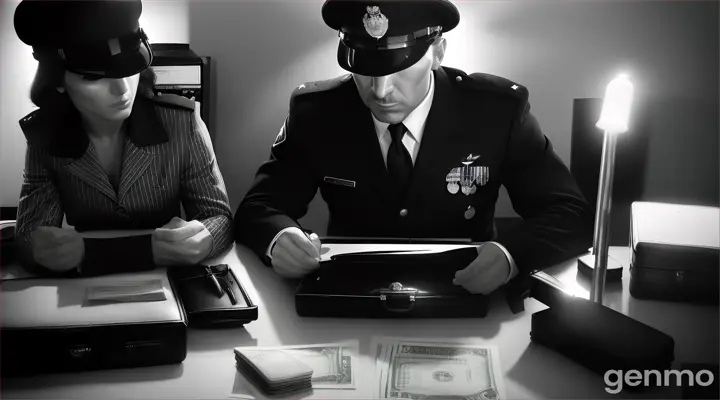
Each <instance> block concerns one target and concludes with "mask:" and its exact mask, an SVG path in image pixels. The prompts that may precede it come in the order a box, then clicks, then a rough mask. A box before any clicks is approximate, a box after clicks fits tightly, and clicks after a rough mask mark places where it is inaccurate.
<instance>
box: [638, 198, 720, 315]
mask: <svg viewBox="0 0 720 400" xmlns="http://www.w3.org/2000/svg"><path fill="white" fill-rule="evenodd" d="M631 218H632V224H631V232H630V236H631V243H630V245H631V250H632V263H631V265H630V273H631V278H630V294H631V295H632V296H633V297H636V298H642V299H655V300H667V301H688V302H701V303H710V304H717V303H718V297H719V296H720V293H719V292H718V284H719V283H720V282H719V281H718V280H719V279H720V275H719V274H718V272H719V271H720V208H718V207H707V206H693V205H679V204H665V203H652V202H635V203H633V205H632V215H631Z"/></svg>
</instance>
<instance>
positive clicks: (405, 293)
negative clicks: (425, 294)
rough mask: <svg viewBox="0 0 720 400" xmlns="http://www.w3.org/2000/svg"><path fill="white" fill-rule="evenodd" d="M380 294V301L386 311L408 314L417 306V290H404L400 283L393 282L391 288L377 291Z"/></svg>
mask: <svg viewBox="0 0 720 400" xmlns="http://www.w3.org/2000/svg"><path fill="white" fill-rule="evenodd" d="M376 291H377V292H379V293H380V296H379V298H380V301H381V302H382V304H383V307H385V309H386V310H388V311H390V312H408V311H410V310H412V308H413V306H414V305H415V296H416V295H417V289H412V288H408V289H406V288H403V286H402V284H401V283H400V282H393V283H391V284H390V286H389V288H387V289H385V288H382V289H377V290H376Z"/></svg>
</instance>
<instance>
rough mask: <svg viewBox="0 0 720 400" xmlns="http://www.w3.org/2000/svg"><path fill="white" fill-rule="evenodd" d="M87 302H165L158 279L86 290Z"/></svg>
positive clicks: (115, 283) (119, 282)
mask: <svg viewBox="0 0 720 400" xmlns="http://www.w3.org/2000/svg"><path fill="white" fill-rule="evenodd" d="M87 299H88V300H89V301H103V302H108V301H111V302H141V301H162V300H167V295H166V294H165V289H164V288H163V285H162V281H161V280H160V279H153V280H149V281H118V282H113V283H112V284H105V285H102V286H90V287H88V289H87Z"/></svg>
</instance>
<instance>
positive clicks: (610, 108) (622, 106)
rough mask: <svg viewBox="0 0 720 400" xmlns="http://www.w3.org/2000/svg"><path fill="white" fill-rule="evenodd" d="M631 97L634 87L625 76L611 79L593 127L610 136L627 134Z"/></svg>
mask: <svg viewBox="0 0 720 400" xmlns="http://www.w3.org/2000/svg"><path fill="white" fill-rule="evenodd" d="M633 95H634V87H633V84H632V82H630V79H629V78H628V77H627V75H624V74H622V75H619V76H618V77H617V78H615V79H613V80H612V81H611V82H610V83H609V84H608V85H607V88H606V89H605V99H604V101H603V106H602V111H601V112H600V119H599V120H598V122H597V124H596V125H595V126H597V127H598V128H600V129H602V130H603V131H605V132H607V133H610V134H617V133H625V132H627V130H628V120H629V118H630V108H631V107H632V102H633Z"/></svg>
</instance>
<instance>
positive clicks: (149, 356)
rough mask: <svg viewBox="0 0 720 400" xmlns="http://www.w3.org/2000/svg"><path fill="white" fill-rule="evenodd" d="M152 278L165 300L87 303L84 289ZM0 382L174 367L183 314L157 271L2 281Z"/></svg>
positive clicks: (182, 352) (179, 356) (180, 354)
mask: <svg viewBox="0 0 720 400" xmlns="http://www.w3.org/2000/svg"><path fill="white" fill-rule="evenodd" d="M125 279H160V280H161V281H162V285H163V289H164V290H165V294H166V300H162V301H151V302H133V303H90V302H88V301H87V300H86V297H85V296H86V290H87V288H88V287H89V286H92V285H103V284H110V283H112V281H113V280H125ZM0 289H1V290H2V312H3V314H2V331H1V332H0V335H1V336H0V346H1V349H0V356H1V357H0V359H1V363H2V376H3V377H9V376H21V375H35V374H40V373H53V372H76V371H84V370H98V369H111V368H131V367H142V366H152V365H165V364H176V363H180V362H182V361H183V360H184V359H185V356H186V353H187V347H186V343H187V340H186V337H187V334H186V332H187V322H186V315H185V313H184V311H183V309H182V307H180V305H179V303H178V301H177V297H176V296H177V295H176V291H175V288H174V287H173V285H172V283H171V282H170V281H169V280H168V278H167V273H166V272H165V270H164V269H159V270H155V271H149V272H145V273H141V274H136V275H133V276H130V275H127V276H123V275H118V276H103V277H95V278H79V279H37V278H34V279H18V280H8V281H4V282H3V283H2V285H1V286H0Z"/></svg>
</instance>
